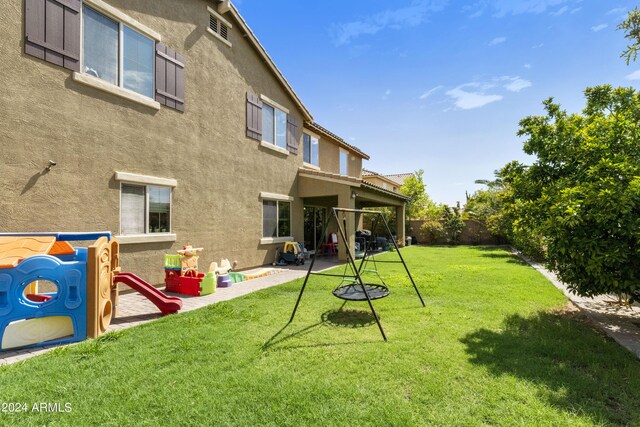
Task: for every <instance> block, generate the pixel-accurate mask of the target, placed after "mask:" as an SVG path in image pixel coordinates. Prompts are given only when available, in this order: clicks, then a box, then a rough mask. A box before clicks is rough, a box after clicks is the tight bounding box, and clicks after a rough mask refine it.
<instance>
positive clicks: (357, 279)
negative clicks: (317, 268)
mask: <svg viewBox="0 0 640 427" xmlns="http://www.w3.org/2000/svg"><path fill="white" fill-rule="evenodd" d="M338 212H342V213H343V224H341V223H340V219H339V218H338ZM331 213H332V214H333V218H334V219H335V220H336V223H337V225H338V232H339V234H340V239H341V241H342V244H343V246H344V251H345V253H346V255H347V265H346V266H345V271H344V273H343V274H331V273H320V272H313V271H312V270H313V265H314V264H315V261H316V258H317V255H314V257H313V259H312V260H311V263H310V264H309V270H308V271H307V275H306V276H305V278H304V282H303V283H302V288H301V289H300V294H298V299H297V301H296V305H295V307H294V308H293V312H292V313H291V318H290V319H289V323H291V322H293V318H294V317H295V315H296V311H298V306H299V305H300V300H301V299H302V294H303V293H304V290H305V288H306V287H307V283H308V281H309V277H310V276H311V275H315V276H332V277H341V278H342V282H341V283H340V285H338V287H339V286H342V284H343V283H344V280H345V279H346V278H349V279H352V280H354V282H353V285H354V286H357V285H360V289H362V292H363V293H364V295H365V297H366V301H367V303H368V305H369V309H370V310H371V314H372V315H373V318H374V319H375V320H376V323H377V324H378V329H380V334H382V338H383V339H384V340H385V341H387V336H386V334H385V333H384V329H383V328H382V324H381V323H380V319H379V318H378V315H377V314H376V311H375V309H374V308H373V303H372V302H371V301H372V298H371V296H370V295H369V292H368V291H367V287H366V286H365V283H364V281H363V280H362V274H361V273H362V272H363V266H364V265H365V261H366V260H367V255H368V248H367V246H368V245H367V244H365V249H364V255H363V257H362V260H361V261H360V265H359V266H358V265H356V259H355V255H354V254H352V253H351V247H350V246H349V243H348V241H347V237H346V214H347V213H353V214H372V215H376V219H375V222H374V223H373V224H374V227H373V231H375V227H377V225H378V221H379V220H380V219H382V223H383V224H384V227H385V230H386V232H387V237H388V238H389V239H390V240H391V241H392V242H393V246H394V248H395V250H396V253H397V254H398V257H399V258H400V259H399V260H396V261H393V260H389V261H387V260H377V261H376V260H375V259H373V262H374V264H375V265H376V273H377V263H378V262H380V263H402V265H403V266H404V269H405V271H406V272H407V276H409V280H411V284H412V285H413V289H415V291H416V294H417V295H418V298H419V299H420V303H422V306H423V307H426V305H425V303H424V300H423V299H422V295H420V291H419V290H418V287H417V286H416V283H415V282H414V280H413V277H412V276H411V272H410V271H409V268H408V267H407V264H406V263H405V261H404V258H403V257H402V253H400V248H399V247H398V244H397V243H396V241H395V239H394V238H393V235H392V234H391V229H390V228H389V224H388V223H387V220H386V218H385V217H384V215H382V212H378V211H371V210H366V209H347V208H331ZM330 221H331V217H328V218H327V220H326V222H325V223H324V225H323V230H322V236H323V242H325V241H326V239H327V236H326V233H327V228H328V226H329V222H330ZM348 266H350V267H351V271H352V273H353V275H347V274H346V273H347V267H348ZM378 277H380V274H378ZM380 279H381V280H382V278H380ZM382 282H383V286H384V287H386V288H387V289H388V286H386V284H384V280H382ZM334 295H335V293H334ZM387 295H388V294H387ZM336 296H337V295H336ZM384 296H386V295H384Z"/></svg>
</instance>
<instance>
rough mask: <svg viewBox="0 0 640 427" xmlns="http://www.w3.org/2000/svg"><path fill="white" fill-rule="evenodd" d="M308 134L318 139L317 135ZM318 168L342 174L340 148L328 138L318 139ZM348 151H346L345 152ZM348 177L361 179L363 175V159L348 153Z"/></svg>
mask: <svg viewBox="0 0 640 427" xmlns="http://www.w3.org/2000/svg"><path fill="white" fill-rule="evenodd" d="M305 132H308V133H310V134H312V135H314V136H316V137H318V135H317V134H315V133H313V132H309V130H307V129H305ZM318 145H319V148H318V166H319V167H320V169H321V170H323V171H325V172H331V173H336V174H339V173H340V146H338V145H337V144H335V143H334V142H331V140H329V139H328V138H326V137H319V139H318ZM345 151H346V150H345ZM347 175H349V176H353V177H356V178H360V177H361V175H362V158H361V157H360V156H358V155H356V154H354V153H352V152H348V163H347Z"/></svg>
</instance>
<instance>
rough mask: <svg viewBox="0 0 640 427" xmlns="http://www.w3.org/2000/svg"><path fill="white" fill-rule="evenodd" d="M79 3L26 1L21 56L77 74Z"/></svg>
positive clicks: (78, 68)
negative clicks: (23, 54) (37, 59)
mask: <svg viewBox="0 0 640 427" xmlns="http://www.w3.org/2000/svg"><path fill="white" fill-rule="evenodd" d="M80 4H81V3H80V0H25V17H24V53H26V54H27V55H32V56H35V57H36V58H40V59H42V60H44V61H47V62H50V63H52V64H56V65H59V66H61V67H64V68H67V69H69V70H72V71H80Z"/></svg>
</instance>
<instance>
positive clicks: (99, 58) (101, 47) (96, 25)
mask: <svg viewBox="0 0 640 427" xmlns="http://www.w3.org/2000/svg"><path fill="white" fill-rule="evenodd" d="M82 20H83V38H82V42H83V49H82V64H83V65H82V71H83V72H84V73H85V74H88V75H91V76H93V77H97V78H99V79H102V80H104V81H106V82H108V83H111V84H113V85H115V86H119V87H122V88H125V89H129V90H131V91H133V92H136V93H139V94H140V95H144V96H147V97H149V98H152V97H153V90H154V88H153V75H154V62H155V61H154V59H155V42H154V40H152V39H150V38H148V37H146V36H144V35H142V34H141V33H139V32H137V31H136V30H134V29H132V28H130V27H128V26H126V25H124V24H123V23H121V22H118V21H115V20H113V19H111V18H109V17H108V16H106V15H104V14H102V13H100V12H98V11H96V10H95V9H92V8H91V7H88V6H86V5H84V6H83V8H82Z"/></svg>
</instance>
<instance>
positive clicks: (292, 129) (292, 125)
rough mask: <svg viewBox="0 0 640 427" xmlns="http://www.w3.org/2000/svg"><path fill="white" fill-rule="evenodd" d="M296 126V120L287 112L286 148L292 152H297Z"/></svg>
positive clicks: (297, 126)
mask: <svg viewBox="0 0 640 427" xmlns="http://www.w3.org/2000/svg"><path fill="white" fill-rule="evenodd" d="M298 128H299V125H298V120H297V119H296V118H295V117H294V116H292V115H291V114H287V150H289V152H290V153H292V154H298Z"/></svg>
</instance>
